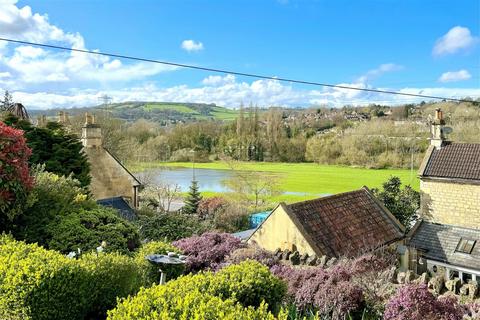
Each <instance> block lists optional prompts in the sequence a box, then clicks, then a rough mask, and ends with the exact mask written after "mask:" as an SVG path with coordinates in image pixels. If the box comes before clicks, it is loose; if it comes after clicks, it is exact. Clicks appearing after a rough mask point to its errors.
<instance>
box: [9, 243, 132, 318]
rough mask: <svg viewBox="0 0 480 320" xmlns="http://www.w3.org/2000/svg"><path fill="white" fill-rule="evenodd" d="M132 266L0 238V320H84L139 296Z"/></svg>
mask: <svg viewBox="0 0 480 320" xmlns="http://www.w3.org/2000/svg"><path fill="white" fill-rule="evenodd" d="M138 270H139V269H138V268H137V265H136V263H135V260H134V259H132V258H129V257H125V256H121V255H119V254H100V255H99V256H96V255H95V254H88V255H85V256H83V257H82V258H81V259H80V260H73V259H69V258H66V257H65V256H63V255H62V254H60V253H58V252H55V251H51V250H46V249H44V248H42V247H39V246H38V245H36V244H26V243H24V242H19V241H15V240H13V239H12V238H11V237H9V236H5V235H3V236H0V319H22V320H24V319H26V320H29V319H39V320H43V319H45V320H47V319H57V320H62V319H84V318H85V317H87V316H98V315H101V314H104V313H105V311H106V310H108V309H110V308H112V307H113V306H114V305H115V301H116V298H117V297H124V296H127V295H129V294H134V293H135V292H137V291H138V289H139V287H140V284H141V273H140V272H139V271H138Z"/></svg>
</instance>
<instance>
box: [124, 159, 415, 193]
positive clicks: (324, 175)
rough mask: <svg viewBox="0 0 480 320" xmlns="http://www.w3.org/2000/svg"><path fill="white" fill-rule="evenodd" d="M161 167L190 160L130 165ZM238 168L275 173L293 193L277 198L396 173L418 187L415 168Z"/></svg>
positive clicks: (372, 183) (350, 186) (370, 182)
mask: <svg viewBox="0 0 480 320" xmlns="http://www.w3.org/2000/svg"><path fill="white" fill-rule="evenodd" d="M156 166H158V167H160V166H169V167H191V166H192V164H191V163H185V162H175V163H143V164H136V165H133V166H132V167H131V168H132V170H134V171H140V170H142V169H146V168H152V167H156ZM195 166H196V168H205V169H224V170H229V166H228V164H226V163H224V162H211V163H197V164H195ZM239 168H240V169H241V170H249V171H261V172H273V173H278V174H279V176H280V181H281V189H282V190H285V191H288V192H294V193H295V194H283V195H281V196H279V197H276V198H275V200H276V201H286V202H293V201H300V200H304V199H311V198H315V197H318V196H320V195H323V194H335V193H340V192H345V191H351V190H355V189H359V188H361V187H362V186H367V187H369V188H373V187H379V186H381V184H382V183H383V182H384V181H385V180H387V179H388V178H389V177H390V176H398V177H399V178H400V179H401V180H402V182H403V183H404V184H410V185H412V186H413V188H414V189H416V190H418V189H419V184H420V183H419V179H418V177H417V174H416V170H415V171H414V172H413V175H412V174H411V172H410V170H405V169H382V170H377V169H364V168H352V167H342V166H333V165H318V164H313V163H263V162H261V163H255V162H243V163H241V164H240V165H239Z"/></svg>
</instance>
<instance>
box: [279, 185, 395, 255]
mask: <svg viewBox="0 0 480 320" xmlns="http://www.w3.org/2000/svg"><path fill="white" fill-rule="evenodd" d="M287 208H288V211H289V214H291V215H292V216H293V217H292V218H293V219H294V221H297V223H299V224H300V225H301V227H302V228H303V232H304V233H306V235H307V237H308V238H310V239H311V241H312V242H313V243H314V245H315V246H316V247H317V248H318V249H319V251H321V253H322V254H326V255H327V256H335V257H339V256H344V255H347V256H351V255H355V254H358V253H359V252H361V251H365V250H369V249H373V248H376V247H378V246H381V245H384V244H387V243H390V242H392V241H395V240H397V239H400V238H402V237H403V226H401V225H400V224H399V223H398V221H396V220H395V218H393V216H392V215H391V213H390V212H388V210H387V209H386V208H385V207H383V206H381V205H380V204H379V203H378V202H377V201H376V200H375V199H374V196H373V195H372V194H371V193H370V191H369V190H368V189H367V188H362V189H360V190H356V191H352V192H346V193H341V194H337V195H334V196H329V197H323V198H319V199H315V200H309V201H304V202H298V203H294V204H291V205H289V206H287Z"/></svg>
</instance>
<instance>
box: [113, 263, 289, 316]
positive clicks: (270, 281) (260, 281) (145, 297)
mask: <svg viewBox="0 0 480 320" xmlns="http://www.w3.org/2000/svg"><path fill="white" fill-rule="evenodd" d="M284 292H285V285H284V284H283V283H282V282H281V281H280V280H279V279H278V278H276V277H274V276H273V275H271V274H270V272H269V271H268V269H267V268H266V267H265V266H262V265H260V264H259V263H258V262H254V261H246V262H243V263H242V264H240V265H238V266H229V267H226V268H224V269H223V270H221V271H219V272H218V273H216V274H214V273H211V272H206V273H198V274H195V275H193V274H190V275H187V276H183V277H180V278H178V279H177V280H173V281H170V282H168V283H167V284H165V285H163V286H157V285H155V286H153V287H151V288H148V289H142V290H141V291H140V292H139V293H138V294H137V295H136V296H134V297H128V298H126V299H124V300H123V301H121V302H120V303H119V304H118V305H117V307H116V308H115V309H114V310H112V311H109V313H108V314H109V317H108V319H111V320H115V319H138V320H140V319H199V320H200V319H232V320H233V319H259V320H260V319H274V317H273V315H272V314H271V313H269V312H268V311H267V305H266V304H265V302H264V301H266V302H267V303H268V302H271V303H272V306H276V305H277V304H278V303H279V302H280V301H281V300H282V298H283V294H284ZM254 307H258V308H256V309H254Z"/></svg>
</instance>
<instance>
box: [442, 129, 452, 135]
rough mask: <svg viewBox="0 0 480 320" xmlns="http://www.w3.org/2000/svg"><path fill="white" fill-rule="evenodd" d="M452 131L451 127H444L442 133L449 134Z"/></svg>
mask: <svg viewBox="0 0 480 320" xmlns="http://www.w3.org/2000/svg"><path fill="white" fill-rule="evenodd" d="M452 132H453V129H452V128H450V127H445V128H443V133H445V134H450V133H452Z"/></svg>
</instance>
